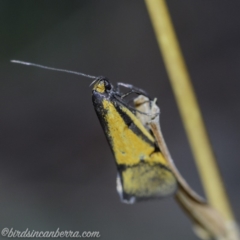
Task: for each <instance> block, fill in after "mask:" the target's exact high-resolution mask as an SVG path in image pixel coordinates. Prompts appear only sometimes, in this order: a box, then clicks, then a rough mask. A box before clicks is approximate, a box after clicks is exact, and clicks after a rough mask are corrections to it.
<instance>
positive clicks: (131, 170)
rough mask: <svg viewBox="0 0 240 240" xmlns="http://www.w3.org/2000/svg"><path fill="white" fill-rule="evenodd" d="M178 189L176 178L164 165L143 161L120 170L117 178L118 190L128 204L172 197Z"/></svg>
mask: <svg viewBox="0 0 240 240" xmlns="http://www.w3.org/2000/svg"><path fill="white" fill-rule="evenodd" d="M176 189H177V181H176V178H175V177H174V175H173V174H172V172H171V171H170V170H169V169H168V168H167V167H166V166H164V165H162V164H149V163H147V162H144V161H143V162H141V163H139V164H137V165H134V166H128V167H125V168H123V169H120V170H119V173H118V176H117V190H118V193H119V195H120V197H121V200H122V201H123V202H126V203H134V202H136V201H141V200H144V199H151V198H162V197H166V196H169V195H172V194H173V193H174V192H175V191H176Z"/></svg>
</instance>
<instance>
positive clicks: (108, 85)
mask: <svg viewBox="0 0 240 240" xmlns="http://www.w3.org/2000/svg"><path fill="white" fill-rule="evenodd" d="M104 85H105V89H106V90H111V88H112V86H111V84H110V83H109V82H108V81H104Z"/></svg>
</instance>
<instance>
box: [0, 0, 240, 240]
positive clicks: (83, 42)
mask: <svg viewBox="0 0 240 240" xmlns="http://www.w3.org/2000/svg"><path fill="white" fill-rule="evenodd" d="M167 3H168V6H169V9H170V12H171V15H172V19H173V22H174V25H175V28H176V32H177V35H178V37H179V41H180V44H181V47H182V50H183V53H184V56H185V58H186V63H187V65H188V69H189V71H190V74H191V77H192V80H193V85H194V87H195V90H196V93H197V97H198V100H199V103H200V106H201V108H202V112H203V115H204V119H205V122H206V126H207V129H208V131H209V135H210V138H211V141H212V144H213V147H214V151H215V153H216V156H217V159H218V163H219V166H220V169H221V173H222V175H223V177H224V181H225V184H226V187H227V191H228V193H229V197H230V200H231V203H232V206H233V209H234V212H235V215H236V217H237V219H238V220H239V219H240V207H239V202H240V192H239V185H240V175H239V169H240V161H239V156H240V147H239V143H240V132H239V122H240V111H239V106H240V94H239V89H240V82H239V77H240V67H239V65H240V17H239V11H240V2H239V1H238V0H232V1H224V0H218V1H199V0H196V1H190V0H185V1H177V0H168V1H167ZM10 59H19V60H25V61H31V62H34V63H39V64H44V65H48V66H52V67H58V68H64V69H69V70H75V71H81V72H84V73H87V74H92V75H96V76H98V75H104V76H107V77H108V78H109V79H110V80H111V81H112V83H114V84H115V83H116V82H118V81H120V82H126V83H132V84H134V85H136V86H138V87H141V88H143V89H145V90H146V91H148V92H149V93H150V94H151V95H152V96H156V97H157V98H158V100H159V105H160V107H161V112H162V114H161V125H162V128H163V132H164V135H165V138H166V141H167V144H168V146H169V148H170V151H171V154H172V155H173V157H174V159H175V162H176V164H177V166H178V167H179V169H180V171H181V172H182V173H183V175H184V176H185V177H186V179H187V180H188V181H189V183H190V184H191V185H192V186H193V187H194V189H196V190H197V191H198V192H199V193H200V194H203V190H202V187H201V184H200V181H199V177H198V174H197V170H196V167H195V164H194V162H193V157H192V154H191V151H190V148H189V145H188V142H187V139H186V135H185V133H184V130H183V126H182V123H181V120H180V117H179V112H178V110H177V107H176V103H175V100H174V96H173V93H172V90H171V86H170V84H169V81H168V77H167V74H166V70H165V68H164V65H163V61H162V57H161V55H160V54H159V50H158V46H157V43H156V39H155V36H154V33H153V29H152V26H151V24H150V20H149V17H148V14H147V11H146V8H145V4H144V2H143V1H138V0H132V1H126V0H125V1H106V0H102V1H93V0H84V1H83V0H81V1H80V0H78V1H77V0H61V1H57V0H52V1H47V0H41V1H40V0H34V1H32V0H31V1H30V0H21V1H19V0H11V1H8V0H0V61H1V62H0V78H1V80H0V84H1V87H0V192H1V194H0V213H1V217H0V228H1V229H2V228H3V227H8V228H11V227H13V228H14V229H18V230H25V229H26V228H28V229H30V230H39V231H40V230H48V231H53V230H56V229H57V228H60V230H74V231H80V232H82V231H100V234H101V239H104V240H105V239H106V240H112V239H114V240H121V239H125V240H132V239H138V240H145V239H149V240H155V239H156V240H157V239H182V240H186V239H197V238H196V237H195V235H194V234H193V232H192V230H191V224H190V221H189V220H188V219H187V217H186V216H185V215H184V213H183V212H182V210H181V209H180V208H179V207H178V205H177V204H176V203H175V201H174V199H172V198H168V199H164V200H162V201H148V202H143V203H139V204H136V205H125V204H122V203H121V202H120V200H119V197H118V194H117V192H116V187H115V185H116V184H115V179H116V169H115V163H114V159H113V156H112V154H111V151H110V149H109V146H108V144H107V142H106V140H105V137H104V134H103V131H102V129H101V127H100V124H99V122H98V119H97V117H96V115H95V112H94V109H93V106H92V102H91V88H89V84H90V82H91V81H90V79H85V78H82V77H78V76H74V75H70V74H64V73H58V72H52V71H47V70H43V69H38V68H33V67H27V66H23V65H16V64H11V63H10V62H9V60H10ZM206 167H207V166H206ZM0 238H1V237H0Z"/></svg>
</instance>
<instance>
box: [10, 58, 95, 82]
mask: <svg viewBox="0 0 240 240" xmlns="http://www.w3.org/2000/svg"><path fill="white" fill-rule="evenodd" d="M10 62H12V63H18V64H23V65H27V66H33V67H39V68H44V69H48V70H53V71H58V72H66V73H72V74H76V75H80V76H83V77H87V78H94V79H95V78H97V77H95V76H92V75H88V74H85V73H80V72H75V71H70V70H66V69H59V68H53V67H47V66H43V65H40V64H36V63H30V62H24V61H19V60H11V61H10Z"/></svg>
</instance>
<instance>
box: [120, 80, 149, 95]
mask: <svg viewBox="0 0 240 240" xmlns="http://www.w3.org/2000/svg"><path fill="white" fill-rule="evenodd" d="M120 86H122V87H125V88H128V89H130V91H129V92H127V93H124V94H122V95H121V98H122V99H123V98H125V97H127V96H128V95H130V94H132V93H135V94H138V95H144V96H146V97H147V98H149V99H150V96H149V95H148V93H147V92H146V91H144V90H143V89H141V88H137V87H134V86H133V85H132V84H128V83H121V82H119V83H117V92H119V88H120Z"/></svg>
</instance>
